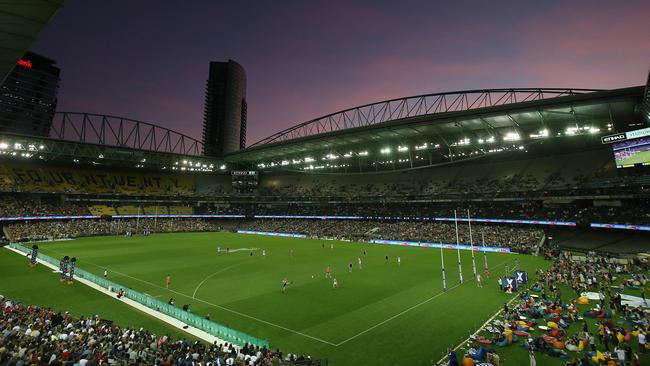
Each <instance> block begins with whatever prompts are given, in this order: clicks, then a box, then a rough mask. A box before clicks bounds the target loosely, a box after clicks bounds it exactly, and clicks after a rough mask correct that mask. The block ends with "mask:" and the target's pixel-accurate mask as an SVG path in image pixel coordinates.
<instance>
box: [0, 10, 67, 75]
mask: <svg viewBox="0 0 650 366" xmlns="http://www.w3.org/2000/svg"><path fill="white" fill-rule="evenodd" d="M64 3H65V0H5V1H2V4H0V50H1V51H0V83H2V82H3V81H4V79H5V78H6V77H7V75H8V74H9V73H10V72H11V70H13V68H14V67H15V66H16V64H17V62H18V60H19V59H20V58H21V57H22V56H23V54H24V53H25V51H27V49H28V48H29V47H30V46H31V44H32V42H33V41H34V40H35V39H36V37H37V36H38V34H39V33H40V32H41V30H43V28H45V26H47V25H48V24H49V23H50V22H51V21H52V19H53V18H54V16H55V15H56V13H57V12H58V11H59V10H60V9H61V8H62V7H63V4H64Z"/></svg>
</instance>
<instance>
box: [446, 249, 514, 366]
mask: <svg viewBox="0 0 650 366" xmlns="http://www.w3.org/2000/svg"><path fill="white" fill-rule="evenodd" d="M510 262H512V261H509V262H507V263H510ZM502 264H503V263H502ZM495 267H496V266H495ZM518 297H519V295H515V296H514V297H513V298H512V299H510V300H508V302H507V304H508V308H510V304H512V302H513V301H515V300H517V298H518ZM501 312H503V309H499V310H498V311H497V312H496V313H494V315H492V316H491V317H490V318H489V319H488V320H486V321H485V323H483V324H482V325H481V326H480V327H478V328H477V329H476V331H475V332H474V333H472V334H471V335H470V336H469V337H467V338H465V339H464V340H462V341H461V342H460V343H458V344H457V345H456V347H454V348H453V350H454V351H457V350H458V349H459V348H460V347H462V346H463V345H465V344H467V342H469V341H470V340H471V339H472V337H475V336H476V335H477V334H479V333H480V332H481V330H483V328H485V326H486V325H488V323H490V322H492V321H493V320H494V318H496V317H497V316H499V314H501ZM447 357H448V355H444V356H442V358H441V359H440V360H438V363H437V364H442V362H444V361H445V359H446V358H447Z"/></svg>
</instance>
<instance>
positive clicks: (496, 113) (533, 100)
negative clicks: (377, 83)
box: [226, 87, 644, 170]
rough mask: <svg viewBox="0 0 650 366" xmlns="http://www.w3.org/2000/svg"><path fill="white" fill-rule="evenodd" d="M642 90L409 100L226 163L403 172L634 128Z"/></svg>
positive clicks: (313, 128) (318, 123)
mask: <svg viewBox="0 0 650 366" xmlns="http://www.w3.org/2000/svg"><path fill="white" fill-rule="evenodd" d="M643 92H644V90H643V87H630V88H622V89H616V90H606V91H601V90H584V89H582V90H580V89H499V90H476V91H467V92H455V93H443V94H432V95H427V96H418V97H409V98H403V99H397V100H391V101H385V102H380V103H375V104H371V105H366V106H362V107H357V108H352V109H348V110H346V111H342V112H338V113H335V114H332V115H329V116H325V117H323V118H320V119H316V120H312V121H309V122H305V123H303V124H300V125H297V126H294V127H292V128H290V129H287V130H285V131H282V132H280V133H278V134H275V135H273V136H270V137H269V138H267V139H264V140H262V141H261V142H260V143H256V144H254V145H252V146H251V147H249V148H247V149H245V150H243V151H240V152H237V153H233V154H230V155H229V156H227V158H226V159H227V161H231V162H237V163H249V164H251V166H250V167H251V168H259V169H268V168H284V169H294V170H305V169H307V170H312V169H325V170H328V169H329V170H334V169H337V168H346V170H349V169H347V168H352V169H357V168H358V169H361V170H362V169H364V166H365V167H366V168H367V167H368V166H374V167H373V168H372V169H373V170H375V169H378V165H385V167H386V168H389V169H404V168H409V167H413V166H414V165H413V162H414V160H422V162H421V163H418V162H417V161H415V163H416V164H415V165H421V164H425V165H432V164H435V163H441V162H448V161H450V160H458V159H463V158H469V157H475V156H478V155H482V154H487V153H490V152H498V151H506V150H510V149H522V147H521V146H523V145H527V144H531V143H535V142H538V141H542V140H544V139H548V138H558V137H568V136H575V135H582V134H590V135H601V134H607V133H611V132H613V131H624V130H629V129H632V128H635V125H636V126H638V123H639V121H640V120H641V119H640V118H639V114H638V110H637V109H638V108H637V106H638V105H639V103H640V101H641V98H642V95H643ZM517 97H519V99H517ZM427 99H430V100H432V101H433V102H429V104H427ZM409 102H410V103H411V104H409ZM380 110H383V112H382V111H380ZM382 114H385V115H386V116H385V117H381V115H382ZM373 116H374V117H373ZM377 116H380V117H377ZM333 120H337V121H339V124H338V126H337V125H335V123H334V121H333ZM364 121H365V122H364ZM346 127H347V128H346ZM298 131H300V132H298ZM301 135H302V136H301ZM292 136H296V137H294V138H291V137H292ZM416 156H417V158H415V157H416ZM346 159H347V160H346ZM344 161H348V163H344ZM352 161H354V163H351V162H352ZM400 163H403V164H400ZM253 164H254V165H253ZM337 170H338V169H337Z"/></svg>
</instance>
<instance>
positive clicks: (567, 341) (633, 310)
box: [447, 252, 650, 366]
mask: <svg viewBox="0 0 650 366" xmlns="http://www.w3.org/2000/svg"><path fill="white" fill-rule="evenodd" d="M647 271H648V265H647V263H646V262H643V261H639V260H634V261H633V262H632V263H629V264H622V263H620V262H619V261H617V260H614V259H612V258H605V257H602V256H596V255H594V253H589V255H587V256H586V257H583V258H580V259H579V260H578V259H576V257H574V256H571V255H570V254H567V253H566V252H563V253H562V254H560V255H559V256H558V257H557V258H556V259H554V263H553V265H552V266H551V268H550V269H549V270H547V271H543V270H538V271H537V273H536V275H537V276H536V277H537V280H536V281H534V282H532V283H531V284H530V286H528V287H527V288H525V289H522V290H521V291H520V293H519V295H518V296H517V298H516V299H515V301H514V303H513V304H504V310H503V312H502V313H501V314H500V317H499V318H497V319H496V320H494V321H492V322H491V323H489V324H488V325H486V326H485V327H484V328H483V329H481V330H480V331H479V332H478V333H477V335H475V336H472V337H471V344H470V345H469V346H470V347H471V348H469V349H467V350H466V353H465V355H464V356H463V358H462V359H461V357H460V356H459V355H458V354H457V353H456V351H451V352H450V355H449V360H448V361H447V362H448V364H449V365H453V366H456V365H459V364H462V363H463V362H465V364H469V362H473V361H469V360H466V358H479V359H482V360H485V361H488V362H491V363H492V364H494V365H499V364H501V363H502V362H503V360H502V358H504V354H509V356H505V357H510V358H512V353H513V352H519V351H520V352H525V353H528V357H527V358H529V359H531V363H530V364H531V365H534V364H540V365H544V364H545V363H544V362H545V361H544V359H543V358H542V356H541V355H542V354H544V355H545V356H543V357H547V356H548V357H554V358H559V359H563V360H560V361H559V362H561V364H563V365H566V366H593V365H607V366H620V365H640V355H642V354H643V353H645V352H646V350H647V348H646V335H647V334H648V332H650V315H649V314H648V313H647V312H646V311H645V309H644V306H632V305H630V304H627V305H626V304H625V303H624V301H622V298H621V293H631V294H635V295H636V296H638V297H640V298H641V299H643V302H645V285H646V284H647V281H648V280H649V278H648V276H647ZM531 278H532V276H531ZM586 292H590V293H595V294H601V295H596V297H597V298H598V300H591V301H588V299H586V297H585V295H586V294H585V293H586ZM592 296H593V295H592ZM510 347H517V348H518V349H519V350H517V349H513V350H508V349H507V348H510ZM556 364H559V363H556Z"/></svg>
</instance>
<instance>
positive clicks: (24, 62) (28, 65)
mask: <svg viewBox="0 0 650 366" xmlns="http://www.w3.org/2000/svg"><path fill="white" fill-rule="evenodd" d="M18 65H20V66H22V67H25V68H28V69H31V68H32V62H31V61H29V60H18Z"/></svg>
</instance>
